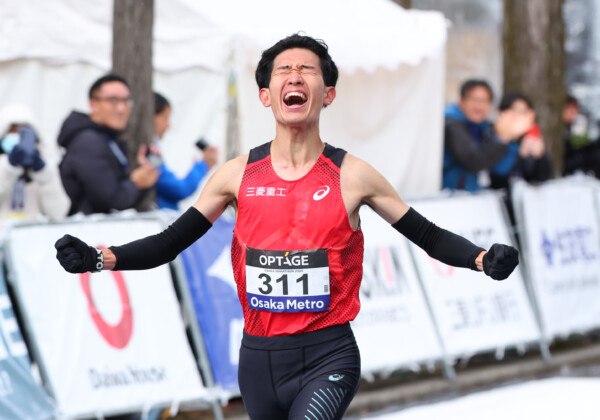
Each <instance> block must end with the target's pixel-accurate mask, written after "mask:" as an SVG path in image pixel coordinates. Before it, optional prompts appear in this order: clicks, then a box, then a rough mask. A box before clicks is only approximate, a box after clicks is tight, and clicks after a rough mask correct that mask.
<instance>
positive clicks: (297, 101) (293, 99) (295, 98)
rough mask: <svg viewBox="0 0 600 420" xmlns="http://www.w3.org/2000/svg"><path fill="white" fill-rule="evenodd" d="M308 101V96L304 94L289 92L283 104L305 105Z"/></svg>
mask: <svg viewBox="0 0 600 420" xmlns="http://www.w3.org/2000/svg"><path fill="white" fill-rule="evenodd" d="M306 100H307V99H306V95H305V94H304V93H302V92H289V93H287V94H286V95H285V97H284V98H283V103H285V104H286V105H287V106H293V105H304V104H305V103H306Z"/></svg>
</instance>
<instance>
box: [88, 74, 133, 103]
mask: <svg viewBox="0 0 600 420" xmlns="http://www.w3.org/2000/svg"><path fill="white" fill-rule="evenodd" d="M108 82H121V83H123V84H124V85H125V86H127V87H128V88H129V83H127V80H125V78H123V77H121V76H119V75H118V74H115V73H108V74H105V75H104V76H102V77H101V78H99V79H98V80H96V81H95V82H94V83H93V84H92V86H91V87H90V91H89V93H88V97H89V99H92V98H93V97H94V96H95V95H96V93H97V92H98V91H99V90H100V88H101V87H102V85H103V84H104V83H108Z"/></svg>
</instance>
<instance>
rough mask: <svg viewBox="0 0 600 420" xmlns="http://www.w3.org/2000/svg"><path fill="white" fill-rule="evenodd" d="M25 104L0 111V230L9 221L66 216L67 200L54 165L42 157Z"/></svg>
mask: <svg viewBox="0 0 600 420" xmlns="http://www.w3.org/2000/svg"><path fill="white" fill-rule="evenodd" d="M33 127H34V118H33V115H32V113H31V111H30V110H29V108H27V107H26V106H25V105H7V106H5V107H3V108H2V109H0V227H2V226H3V225H4V223H5V222H6V221H7V220H9V219H31V218H35V217H38V216H47V217H49V218H50V219H52V220H58V219H60V218H62V217H64V216H65V215H66V213H67V210H68V198H67V197H66V195H65V193H64V190H63V189H62V185H61V183H60V177H59V175H58V171H57V168H56V166H55V165H52V164H50V163H49V162H48V161H47V159H46V158H45V157H44V156H43V154H42V148H41V143H40V141H39V139H38V137H37V134H36V132H35V129H34V128H33Z"/></svg>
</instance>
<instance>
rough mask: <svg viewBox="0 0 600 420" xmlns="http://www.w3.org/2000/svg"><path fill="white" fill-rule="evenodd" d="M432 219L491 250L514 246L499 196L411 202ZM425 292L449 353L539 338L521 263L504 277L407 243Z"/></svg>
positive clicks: (460, 353) (466, 352) (467, 352)
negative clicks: (443, 260)
mask: <svg viewBox="0 0 600 420" xmlns="http://www.w3.org/2000/svg"><path fill="white" fill-rule="evenodd" d="M413 204H414V208H415V210H417V211H418V212H419V213H421V214H422V215H423V216H425V217H427V218H428V219H429V220H430V221H431V222H433V223H435V224H436V225H438V226H440V227H441V228H444V229H447V230H449V231H451V232H454V233H456V234H458V235H461V236H463V237H465V238H467V239H469V240H470V241H472V242H473V243H475V244H476V245H478V246H480V247H482V248H485V249H489V248H490V246H491V245H492V244H494V243H497V242H498V243H503V244H509V245H512V241H511V239H510V237H509V233H508V229H507V225H506V221H505V218H504V217H503V213H502V208H501V204H500V199H499V197H498V196H496V195H493V194H483V195H458V196H454V197H444V198H438V199H432V200H423V201H418V202H415V203H413ZM411 247H412V250H413V253H414V256H415V261H416V264H417V269H418V271H419V273H420V276H421V280H422V282H423V286H424V288H425V293H426V294H427V296H428V297H429V300H430V302H431V306H432V310H433V314H434V318H435V321H436V323H437V325H438V328H439V330H440V335H441V337H442V341H443V343H444V346H445V350H446V351H447V353H448V355H449V356H452V357H461V356H469V355H472V354H475V353H479V352H483V351H491V350H501V349H503V348H505V347H510V346H519V345H522V344H525V343H529V342H535V341H539V340H540V330H539V327H538V325H537V323H536V320H535V317H534V312H533V309H532V307H531V304H530V301H529V298H528V295H527V292H526V289H525V285H524V282H523V277H522V275H521V269H520V267H517V268H516V269H515V271H514V272H513V273H512V274H511V275H510V276H509V277H508V278H507V279H506V280H504V281H495V280H492V279H491V278H490V277H488V276H486V275H485V274H483V273H482V272H476V271H472V270H470V269H467V268H456V267H451V266H448V265H445V264H443V263H441V262H439V261H437V260H435V259H433V258H431V257H430V256H428V255H427V253H425V251H423V250H422V249H420V248H418V247H417V246H416V245H414V244H411Z"/></svg>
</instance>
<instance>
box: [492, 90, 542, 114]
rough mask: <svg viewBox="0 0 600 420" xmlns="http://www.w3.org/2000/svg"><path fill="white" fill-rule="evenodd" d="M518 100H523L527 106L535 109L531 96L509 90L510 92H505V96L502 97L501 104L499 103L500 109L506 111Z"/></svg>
mask: <svg viewBox="0 0 600 420" xmlns="http://www.w3.org/2000/svg"><path fill="white" fill-rule="evenodd" d="M516 101H523V102H525V103H526V104H527V107H528V108H529V109H533V102H531V99H529V97H527V96H525V95H523V94H522V93H519V92H509V93H505V94H504V96H502V99H500V104H499V105H498V110H500V111H506V110H507V109H509V108H510V107H511V106H513V104H514V103H515V102H516Z"/></svg>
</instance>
